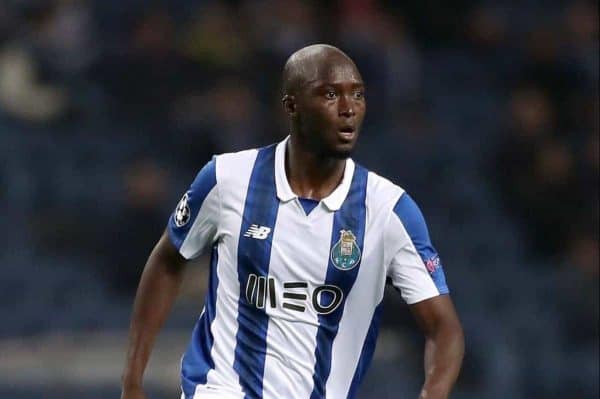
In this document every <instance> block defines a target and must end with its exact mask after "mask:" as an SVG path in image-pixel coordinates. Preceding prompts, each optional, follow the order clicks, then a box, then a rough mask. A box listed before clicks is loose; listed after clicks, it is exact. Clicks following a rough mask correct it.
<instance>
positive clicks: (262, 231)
mask: <svg viewBox="0 0 600 399" xmlns="http://www.w3.org/2000/svg"><path fill="white" fill-rule="evenodd" d="M270 232H271V228H270V227H265V226H259V225H257V224H253V225H251V226H250V228H249V229H248V231H247V232H246V233H245V234H244V237H252V238H256V239H257V240H264V239H265V238H267V237H268V236H269V233H270Z"/></svg>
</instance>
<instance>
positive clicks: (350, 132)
mask: <svg viewBox="0 0 600 399" xmlns="http://www.w3.org/2000/svg"><path fill="white" fill-rule="evenodd" d="M354 132H355V130H354V127H352V126H343V127H341V128H340V129H338V134H339V136H340V137H341V138H343V139H344V140H352V138H353V137H354Z"/></svg>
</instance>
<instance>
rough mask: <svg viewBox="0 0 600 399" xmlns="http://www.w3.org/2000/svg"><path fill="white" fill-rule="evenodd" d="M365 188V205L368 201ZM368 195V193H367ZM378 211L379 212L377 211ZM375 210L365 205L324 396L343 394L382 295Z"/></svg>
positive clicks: (381, 258) (335, 396)
mask: <svg viewBox="0 0 600 399" xmlns="http://www.w3.org/2000/svg"><path fill="white" fill-rule="evenodd" d="M369 194H370V193H369V192H368V191H367V205H369V203H368V201H369V197H368V196H369ZM371 195H372V194H371ZM379 213H381V212H379ZM373 217H377V218H379V217H380V215H379V214H375V212H374V209H373V208H370V207H367V220H366V231H365V241H364V245H363V254H362V256H363V257H362V263H361V265H360V266H359V270H358V276H357V277H356V280H355V282H354V285H353V287H352V289H351V290H350V293H349V294H348V296H347V297H346V302H345V305H344V313H343V315H342V318H341V320H340V323H339V327H338V333H337V335H336V337H335V339H334V342H333V346H332V350H331V372H330V374H329V379H328V380H327V385H326V392H327V397H331V398H345V397H346V396H347V394H348V389H349V388H350V384H351V383H352V378H353V376H354V372H355V370H356V366H357V364H358V360H359V358H360V354H361V351H362V346H363V342H364V340H365V337H366V335H367V332H368V330H369V326H370V324H371V319H372V317H373V312H374V310H375V307H376V306H377V305H378V304H379V302H380V301H381V299H382V298H383V292H384V289H385V279H386V275H385V266H384V264H383V248H382V240H381V238H382V231H381V228H380V226H381V225H380V224H378V220H373Z"/></svg>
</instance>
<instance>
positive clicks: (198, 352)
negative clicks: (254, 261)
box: [181, 245, 219, 399]
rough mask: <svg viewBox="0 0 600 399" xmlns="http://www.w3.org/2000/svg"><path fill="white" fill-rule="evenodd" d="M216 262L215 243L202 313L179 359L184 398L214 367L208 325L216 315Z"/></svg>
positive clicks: (211, 341) (191, 392) (202, 382)
mask: <svg viewBox="0 0 600 399" xmlns="http://www.w3.org/2000/svg"><path fill="white" fill-rule="evenodd" d="M218 262H219V253H218V250H217V246H216V245H215V246H214V247H213V249H212V253H211V259H210V279H209V281H208V293H207V294H206V301H205V306H204V313H203V314H202V316H201V317H200V319H199V320H198V321H197V322H196V326H195V327H194V331H193V332H192V340H191V342H190V344H189V346H188V349H187V351H186V352H185V354H184V355H183V359H182V361H181V387H182V389H183V393H184V394H185V397H186V399H188V398H192V397H193V396H194V392H195V390H196V385H202V384H206V376H207V374H208V372H209V371H210V370H211V369H214V368H215V363H214V361H213V360H212V357H211V356H210V351H211V349H212V346H213V340H214V339H213V335H212V332H211V331H210V326H211V324H212V322H213V321H214V320H215V316H216V302H217V287H218V286H219V276H218V275H217V264H218Z"/></svg>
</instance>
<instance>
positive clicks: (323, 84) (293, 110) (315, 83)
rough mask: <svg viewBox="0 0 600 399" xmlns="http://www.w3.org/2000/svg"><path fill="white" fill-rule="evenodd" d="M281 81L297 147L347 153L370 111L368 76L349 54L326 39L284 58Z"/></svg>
mask: <svg viewBox="0 0 600 399" xmlns="http://www.w3.org/2000/svg"><path fill="white" fill-rule="evenodd" d="M282 86H283V98H282V99H281V100H282V103H283V104H282V105H283V108H284V111H285V112H286V113H287V115H288V117H289V121H290V128H291V131H290V135H291V137H292V142H293V143H295V148H303V149H304V150H305V151H307V153H311V154H313V155H316V156H318V157H320V158H323V159H330V160H332V159H336V160H339V159H345V158H348V157H349V156H350V154H351V152H352V149H353V148H354V144H355V143H356V139H357V138H358V134H359V131H360V126H361V124H362V121H363V118H364V116H365V111H366V101H365V98H364V82H363V80H362V77H361V76H360V73H359V72H358V68H357V67H356V65H355V64H354V62H353V61H352V60H351V59H350V57H348V56H347V55H346V54H345V53H344V52H343V51H341V50H340V49H338V48H336V47H333V46H329V45H326V44H315V45H312V46H308V47H304V48H302V49H300V50H298V51H296V52H295V53H294V54H292V55H291V56H290V58H289V59H288V60H287V62H286V63H285V67H284V68H283V82H282Z"/></svg>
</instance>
